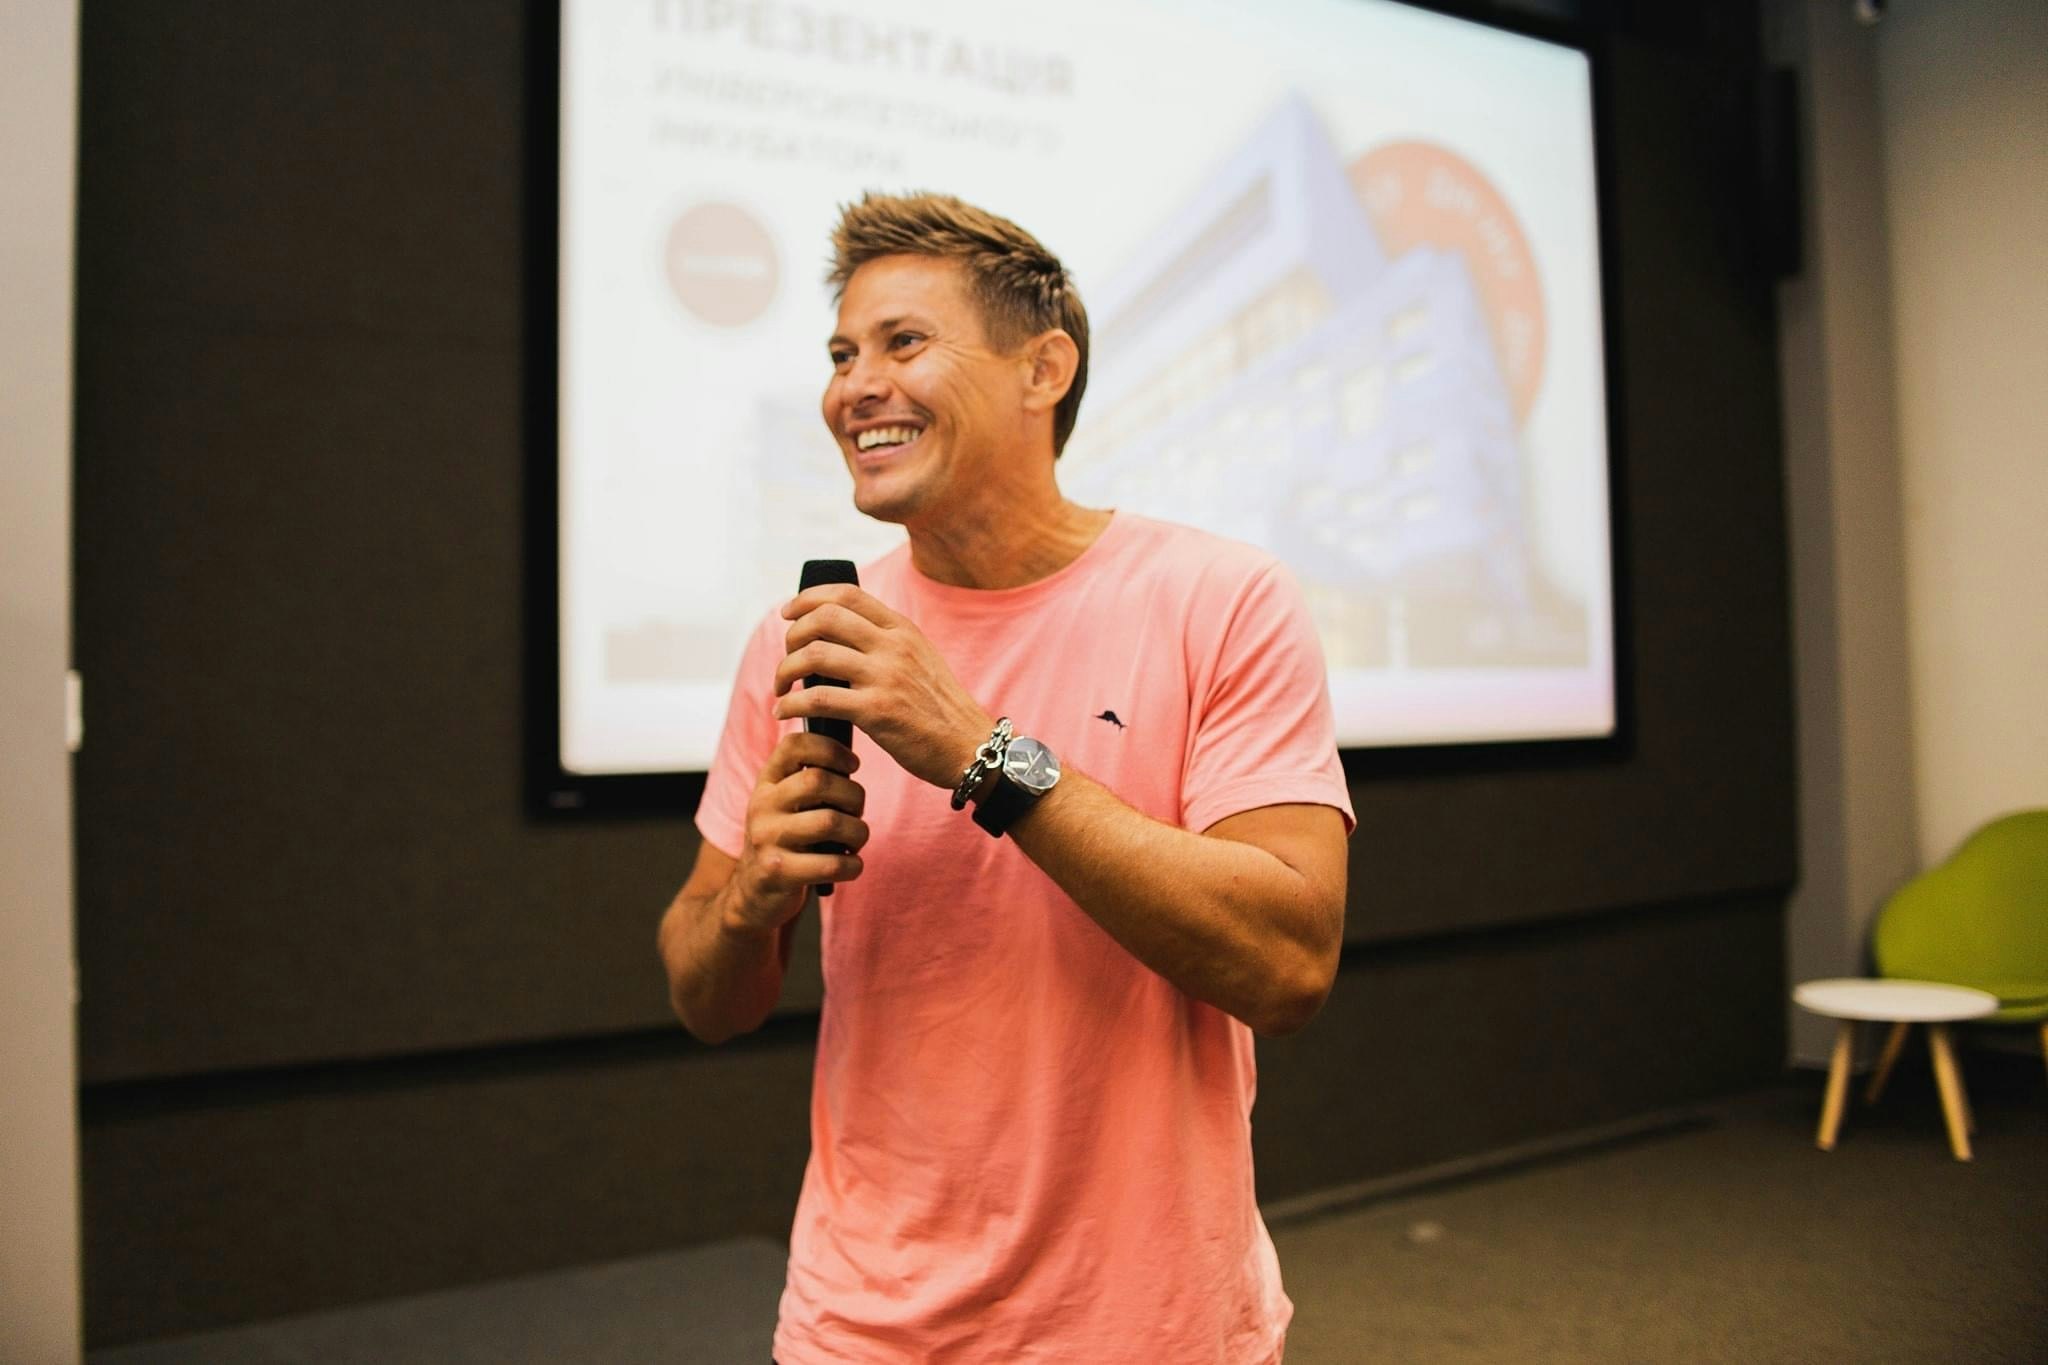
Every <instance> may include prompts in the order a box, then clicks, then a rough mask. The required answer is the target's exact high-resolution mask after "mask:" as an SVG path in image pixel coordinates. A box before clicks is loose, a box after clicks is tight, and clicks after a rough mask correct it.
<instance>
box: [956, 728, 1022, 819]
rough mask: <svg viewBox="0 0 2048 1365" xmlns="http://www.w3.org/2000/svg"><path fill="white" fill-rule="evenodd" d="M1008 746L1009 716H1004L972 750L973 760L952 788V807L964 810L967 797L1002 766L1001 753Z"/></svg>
mask: <svg viewBox="0 0 2048 1365" xmlns="http://www.w3.org/2000/svg"><path fill="white" fill-rule="evenodd" d="M1009 747H1010V718H1009V717H1008V716H1004V717H1003V718H1002V719H1001V720H999V721H997V722H996V728H995V729H994V730H991V731H990V732H989V736H988V738H987V739H986V740H984V741H982V745H981V747H980V748H979V749H976V750H975V751H974V761H973V762H972V763H970V764H968V765H967V771H966V772H964V773H961V774H960V785H959V786H957V787H955V788H953V809H954V810H964V809H965V808H966V806H967V798H968V797H970V796H972V795H974V793H975V789H976V788H978V787H980V786H981V784H982V783H983V782H984V781H986V780H987V779H988V776H989V774H990V773H993V772H994V771H995V770H996V769H998V768H1000V767H1002V766H1003V754H1004V753H1005V752H1006V751H1007V750H1008V749H1009Z"/></svg>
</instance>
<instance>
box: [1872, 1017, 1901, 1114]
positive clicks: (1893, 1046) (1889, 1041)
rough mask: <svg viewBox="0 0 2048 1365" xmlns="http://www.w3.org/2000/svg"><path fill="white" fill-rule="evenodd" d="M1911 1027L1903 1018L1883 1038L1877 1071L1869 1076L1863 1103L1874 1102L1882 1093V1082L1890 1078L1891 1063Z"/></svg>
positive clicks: (1895, 1058) (1897, 1054)
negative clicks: (1887, 1035) (1882, 1050)
mask: <svg viewBox="0 0 2048 1365" xmlns="http://www.w3.org/2000/svg"><path fill="white" fill-rule="evenodd" d="M1911 1027H1912V1025H1911V1024H1909V1023H1907V1022H1906V1021H1905V1020H1903V1019H1901V1020H1899V1022H1898V1023H1896V1024H1893V1025H1892V1032H1891V1036H1890V1037H1889V1038H1886V1039H1885V1040H1884V1052H1883V1054H1882V1055H1881V1056H1879V1057H1878V1059H1877V1071H1876V1073H1875V1074H1874V1075H1872V1076H1871V1078H1870V1088H1869V1089H1868V1090H1866V1091H1864V1092H1863V1102H1864V1103H1865V1104H1876V1103H1877V1097H1878V1096H1879V1095H1882V1094H1883V1093H1884V1083H1885V1082H1886V1081H1888V1080H1890V1079H1891V1075H1892V1063H1893V1062H1896V1061H1897V1060H1899V1048H1900V1046H1901V1045H1903V1044H1904V1043H1905V1041H1906V1030H1907V1029H1909V1028H1911Z"/></svg>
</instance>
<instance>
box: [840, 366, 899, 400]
mask: <svg viewBox="0 0 2048 1365" xmlns="http://www.w3.org/2000/svg"><path fill="white" fill-rule="evenodd" d="M840 382H841V384H842V385H843V386H844V388H843V391H844V393H845V396H846V401H847V402H848V403H851V404H854V405H856V406H858V405H859V404H861V403H867V402H873V401H875V400H878V399H882V398H886V397H888V395H889V375H888V371H887V370H886V369H885V368H884V366H883V365H882V362H881V358H880V357H874V358H872V359H871V358H869V357H868V356H866V355H856V356H855V357H854V358H853V359H852V360H851V361H850V362H848V364H847V367H846V372H845V373H844V374H843V375H842V376H841V377H840Z"/></svg>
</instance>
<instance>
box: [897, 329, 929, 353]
mask: <svg viewBox="0 0 2048 1365" xmlns="http://www.w3.org/2000/svg"><path fill="white" fill-rule="evenodd" d="M923 340H924V338H923V337H921V336H919V335H918V334H917V333H915V332H898V333H897V334H896V335H895V336H893V337H890V338H889V344H890V345H891V346H894V347H895V348H896V349H897V350H899V351H900V350H902V349H903V348H904V347H905V346H914V345H916V344H917V343H918V342H920V341H923Z"/></svg>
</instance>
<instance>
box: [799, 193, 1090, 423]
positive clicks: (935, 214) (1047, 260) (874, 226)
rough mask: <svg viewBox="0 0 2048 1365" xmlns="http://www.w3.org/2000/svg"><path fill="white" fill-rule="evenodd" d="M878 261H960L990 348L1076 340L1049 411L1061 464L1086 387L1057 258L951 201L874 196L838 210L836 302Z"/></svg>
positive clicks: (1070, 290)
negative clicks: (1063, 384) (1068, 371)
mask: <svg viewBox="0 0 2048 1365" xmlns="http://www.w3.org/2000/svg"><path fill="white" fill-rule="evenodd" d="M882 256H936V257H939V258H941V259H943V260H949V261H958V262H959V263H960V265H961V267H962V268H963V269H965V271H966V272H967V279H968V284H969V288H970V290H971V292H972V294H973V296H974V299H975V302H976V303H978V304H979V305H980V307H981V320H982V325H983V326H984V327H985V328H986V329H987V331H988V338H989V340H990V342H992V343H993V344H995V345H996V346H999V347H1002V348H1005V349H1008V348H1010V347H1013V346H1018V345H1021V344H1023V343H1024V342H1025V341H1026V340H1028V339H1029V338H1031V337H1034V336H1037V335H1038V334H1039V333H1040V332H1047V331H1052V330H1053V329H1055V328H1057V329H1059V330H1060V331H1063V332H1065V333H1066V334H1067V335H1068V336H1070V337H1072V338H1073V339H1074V348H1075V349H1076V350H1077V351H1078V352H1080V362H1079V363H1078V364H1077V365H1076V366H1075V367H1074V382H1073V383H1072V384H1071V385H1070V386H1068V388H1067V392H1066V396H1065V397H1063V398H1062V399H1060V401H1059V403H1058V404H1057V405H1056V406H1055V407H1054V408H1053V414H1052V453H1053V458H1055V459H1057V458H1059V454H1060V452H1061V451H1062V450H1064V449H1066V445H1067V437H1069V436H1071V435H1072V434H1073V431H1074V419H1075V418H1076V417H1077V416H1078V415H1079V414H1080V411H1081V392H1082V390H1084V389H1086V388H1087V387H1088V310H1087V309H1085V308H1083V307H1082V306H1081V294H1080V291H1078V290H1077V289H1075V288H1074V282H1073V281H1072V280H1071V279H1069V278H1068V277H1067V270H1066V267H1065V266H1063V265H1061V264H1060V261H1059V257H1057V256H1055V255H1053V254H1052V253H1051V252H1050V251H1047V250H1046V249H1045V247H1044V246H1042V245H1040V243H1039V241H1038V239H1037V238H1036V237H1033V236H1032V235H1031V234H1030V233H1028V232H1026V231H1025V230H1024V229H1023V228H1020V227H1018V226H1017V225H1016V224H1015V223H1013V222H1011V221H1010V220H1009V219H1007V218H999V217H997V216H996V215H995V214H993V213H990V212H988V211H987V210H986V209H978V208H976V207H975V206H974V205H972V204H969V203H965V202H963V201H962V200H959V199H956V198H954V197H953V196H952V195H950V194H901V195H898V194H876V193H874V192H873V191H869V192H868V193H866V194H863V195H862V196H861V197H860V201H859V202H858V203H854V204H847V205H845V206H844V207H843V208H841V209H840V211H839V222H838V224H837V225H836V226H834V227H833V229H832V262H831V269H830V270H828V271H827V272H826V275H825V283H827V284H829V285H831V286H832V297H833V299H834V300H835V301H836V300H837V299H838V298H839V297H840V296H841V295H842V294H844V293H845V292H846V282H847V281H848V280H850V279H852V278H853V272H854V271H856V270H858V269H860V268H861V267H862V266H864V265H866V264H867V263H868V262H869V261H872V260H875V259H877V258H879V257H882Z"/></svg>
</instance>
